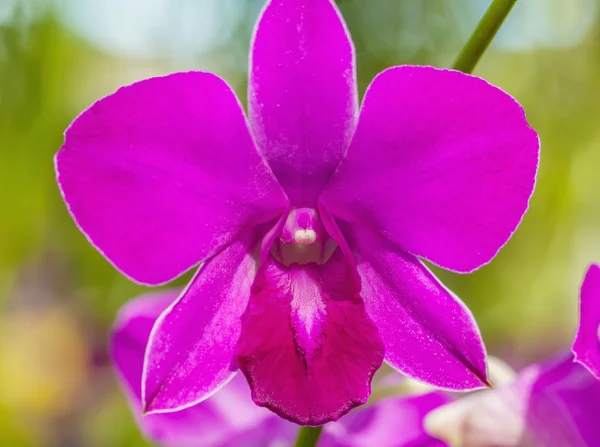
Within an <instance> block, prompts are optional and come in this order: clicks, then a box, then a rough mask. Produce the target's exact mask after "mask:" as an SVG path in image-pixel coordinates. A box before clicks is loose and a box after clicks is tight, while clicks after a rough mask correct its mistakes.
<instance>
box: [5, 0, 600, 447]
mask: <svg viewBox="0 0 600 447" xmlns="http://www.w3.org/2000/svg"><path fill="white" fill-rule="evenodd" d="M3 2H4V3H3ZM83 3H86V4H90V5H92V4H95V6H96V7H97V6H98V5H99V4H101V3H102V2H100V1H99V0H98V2H94V1H88V2H83ZM108 3H111V2H108ZM112 3H114V2H112ZM214 3H215V2H214V1H212V0H210V1H209V0H207V1H205V2H198V3H197V4H196V7H195V8H193V9H192V12H194V13H195V14H198V22H199V25H198V26H199V27H200V26H202V22H201V17H202V16H203V11H204V10H203V8H205V9H206V10H208V9H207V8H209V7H210V8H214ZM216 3H218V2H216ZM261 3H262V2H261V1H259V0H255V1H254V0H239V1H237V2H234V4H235V8H238V9H241V10H240V11H237V12H236V13H235V14H229V12H231V10H230V9H229V10H223V11H221V15H220V16H219V15H217V16H216V17H217V18H218V20H222V21H223V23H224V24H227V27H225V28H226V29H227V30H228V31H227V33H228V34H227V35H226V36H216V35H215V36H213V37H214V39H212V40H211V36H208V37H207V36H204V37H203V38H204V39H205V42H204V43H203V46H202V47H201V50H198V51H197V52H190V53H187V52H183V56H182V54H181V53H180V54H179V55H178V56H177V57H172V55H170V54H169V52H168V51H166V52H165V51H164V48H167V49H168V48H169V45H168V42H166V41H164V42H161V44H162V46H161V45H159V46H158V47H157V48H156V54H154V53H153V51H154V50H155V48H154V44H155V42H150V43H148V47H147V48H146V51H145V52H144V54H143V55H142V56H139V55H136V54H132V53H127V52H122V51H120V50H118V49H117V48H115V51H111V47H110V43H109V44H106V45H100V46H99V45H98V43H97V42H95V41H93V39H92V41H90V40H89V36H86V35H83V34H82V33H81V32H79V31H77V30H76V29H74V28H73V26H71V25H70V23H71V22H68V21H66V20H65V19H64V11H69V8H71V6H70V3H69V2H68V1H66V0H64V1H55V2H50V1H47V2H44V1H42V0H37V1H33V0H30V1H26V0H14V1H11V0H0V197H1V199H2V200H1V201H0V304H1V306H2V307H1V308H0V336H1V338H0V445H2V446H15V447H19V446H32V447H33V446H57V447H58V446H60V447H63V446H86V447H87V446H91V447H94V446H98V447H112V446H115V447H119V446H123V447H125V446H142V445H146V444H145V443H144V441H143V440H142V439H141V438H140V436H139V434H138V432H137V429H136V427H135V424H134V421H133V418H132V416H131V415H130V414H129V411H128V409H127V407H126V403H125V400H124V398H123V397H122V396H121V394H120V393H119V391H118V390H117V388H116V384H115V381H114V379H113V376H112V372H111V370H110V366H109V365H108V362H107V355H106V335H107V332H108V330H109V328H110V325H111V323H112V320H113V319H114V316H115V314H116V312H117V309H118V308H119V307H120V305H121V304H122V303H123V302H124V301H125V300H127V299H128V298H130V297H132V296H134V295H135V294H136V293H138V292H140V291H141V290H142V288H141V287H140V286H136V285H134V284H132V283H131V282H129V281H127V280H126V279H125V278H123V277H122V276H120V275H119V274H118V273H117V272H116V271H115V270H114V269H113V268H112V267H111V266H110V265H109V264H108V263H107V262H106V261H105V260H104V259H103V258H102V257H101V256H100V255H99V254H98V253H97V252H96V251H95V250H94V249H93V248H92V247H91V246H90V245H89V244H88V243H87V241H86V240H85V238H84V237H83V236H82V235H81V234H80V233H79V232H78V231H77V229H76V227H75V225H74V224H73V222H72V220H71V219H70V218H69V216H68V215H67V212H66V209H65V207H64V204H63V203H62V200H61V198H60V196H59V193H58V189H57V187H56V184H55V180H54V169H53V156H54V153H55V152H56V151H57V149H58V148H59V147H60V145H61V142H62V133H63V131H64V129H65V128H66V127H67V126H68V124H69V122H70V121H71V120H72V119H73V118H74V117H75V116H76V115H77V114H78V113H79V112H80V111H81V110H82V109H84V108H85V107H86V106H87V105H89V104H90V103H91V102H92V101H93V100H94V99H96V98H99V97H101V96H103V95H106V94H108V93H110V92H112V91H114V90H115V89H116V88H118V87H119V86H121V85H123V84H127V83H130V82H132V81H134V80H137V79H142V78H145V77H150V76H154V75H159V74H164V73H167V72H171V71H176V70H186V69H203V70H211V71H216V72H217V73H218V74H220V75H222V76H223V77H224V78H226V79H227V80H228V81H229V82H230V83H231V84H232V85H233V86H234V87H235V89H236V90H237V92H238V94H239V95H240V97H242V98H244V97H245V76H246V72H245V70H246V69H247V67H246V64H247V48H248V45H249V39H250V34H251V29H252V26H253V23H254V21H255V19H256V16H257V14H258V11H259V9H260V7H261ZM338 3H339V5H340V8H341V10H342V12H343V13H344V16H345V18H346V20H347V23H348V26H349V28H350V31H351V33H352V35H353V37H354V40H355V44H356V50H357V51H356V54H357V62H358V73H359V86H360V90H361V93H362V92H363V91H364V89H365V88H366V86H367V85H368V83H369V82H370V80H371V79H372V78H373V76H374V75H375V74H376V73H377V72H379V71H381V70H382V69H385V68H387V67H389V66H392V65H399V64H421V65H435V66H440V67H443V66H449V65H450V64H451V62H452V61H453V59H454V57H455V56H456V54H457V53H458V51H459V49H460V47H461V44H462V43H463V42H464V41H465V40H466V37H467V35H468V33H469V32H470V30H471V29H472V28H473V26H474V24H475V23H476V21H477V19H478V17H479V16H480V15H481V12H482V10H483V9H482V7H483V8H484V7H485V6H486V3H487V2H485V1H483V0H482V1H478V0H439V1H436V0H420V1H417V0H371V1H369V2H365V1H361V0H342V1H339V2H338ZM529 3H530V4H536V5H537V8H541V11H542V12H543V11H545V12H549V11H550V12H552V11H554V10H553V8H554V9H557V8H558V9H560V8H563V9H564V8H566V10H565V11H562V10H560V11H558V12H557V11H554V12H553V13H552V14H549V13H548V14H540V10H536V9H535V7H534V9H533V12H534V13H535V14H533V13H532V12H531V11H532V9H531V6H529V8H530V9H529V10H526V9H525V8H523V9H515V11H514V15H515V18H514V19H512V18H511V20H514V23H513V25H510V23H507V29H510V35H508V37H510V39H511V40H512V41H514V40H515V39H516V40H517V41H518V42H519V43H521V44H522V48H519V49H518V50H517V51H515V50H510V49H506V48H504V49H503V47H502V45H501V42H502V36H500V37H499V40H498V45H496V46H493V47H492V48H490V49H489V50H488V52H487V53H486V54H485V55H484V58H483V60H482V61H481V62H480V65H479V66H478V67H477V69H476V71H475V73H476V74H477V75H479V76H482V77H484V78H486V79H487V80H489V81H490V82H492V83H494V84H496V85H498V86H500V87H502V88H503V89H505V90H506V91H508V92H509V93H510V94H512V95H513V96H514V97H516V98H517V99H518V100H519V101H520V102H521V103H522V104H523V105H524V107H525V109H526V111H527V115H528V118H529V120H530V123H531V125H532V126H533V127H534V128H536V130H537V131H538V132H539V134H540V137H541V140H542V162H541V169H540V173H539V176H538V183H537V190H536V193H535V195H534V198H533V200H532V202H531V206H530V211H529V213H528V214H527V215H526V217H525V219H524V221H523V224H522V225H521V227H520V228H519V230H518V231H517V233H516V234H515V236H514V237H513V239H512V240H511V241H510V242H509V243H508V245H507V246H506V247H505V248H504V249H503V250H502V251H501V253H500V254H499V256H498V257H497V258H496V259H495V260H494V261H493V262H492V263H491V264H490V265H488V266H486V267H484V268H482V269H480V270H479V271H477V272H475V273H473V274H471V275H456V274H452V273H448V272H443V271H439V270H438V269H434V270H435V271H436V274H438V275H439V277H440V278H441V279H442V280H443V281H444V282H445V283H446V284H447V285H448V286H449V287H450V288H451V289H452V290H453V291H455V292H456V293H457V294H458V295H459V296H461V297H462V298H463V299H464V301H465V302H466V303H467V304H468V305H469V306H470V308H471V309H472V310H473V312H474V314H475V316H476V318H477V320H478V321H479V323H480V325H481V328H482V332H483V335H484V338H485V340H486V342H487V344H488V348H489V350H490V352H492V353H495V354H498V355H500V356H503V357H504V358H506V359H507V360H509V361H511V362H513V363H514V364H516V365H521V364H523V363H525V362H527V361H530V360H532V359H537V358H540V357H542V356H544V355H546V354H547V353H549V352H552V351H554V350H556V349H561V348H564V347H565V346H567V345H568V343H569V341H570V339H571V338H572V336H573V331H574V325H575V320H576V315H577V295H578V284H579V282H580V279H581V277H582V275H583V272H584V270H585V267H586V265H587V264H588V263H589V262H592V261H594V260H598V259H599V258H600V255H599V253H600V206H599V205H600V194H597V191H598V189H599V188H600V176H599V175H598V174H599V171H600V170H599V167H600V126H599V124H598V123H599V122H600V107H599V106H598V104H600V51H599V49H600V47H599V44H600V33H599V29H598V25H597V20H596V16H597V11H598V7H597V6H598V5H597V4H596V3H597V2H596V0H591V1H585V0H578V1H573V2H561V1H554V0H552V1H546V0H542V1H533V0H529ZM228 4H231V2H230V3H228ZM7 5H8V6H7ZM565 5H566V6H565ZM534 6H535V5H534ZM142 9H143V8H140V14H139V15H137V16H131V17H129V16H123V17H119V20H118V21H117V20H116V16H113V18H114V20H115V21H116V22H118V23H119V24H120V25H119V26H116V25H114V24H111V23H110V22H107V23H104V22H101V23H99V24H96V25H97V26H100V27H103V26H104V27H105V28H107V29H113V30H115V33H119V32H122V31H124V30H126V29H127V27H128V24H129V23H131V24H132V25H133V24H134V23H135V22H136V21H140V20H145V19H144V14H143V11H142ZM79 10H82V7H81V5H79V8H78V11H79ZM551 10H552V11H551ZM211 11H212V10H211ZM528 11H529V12H528ZM190 13H191V12H190V11H185V10H184V9H182V10H181V11H179V14H190ZM115 14H119V10H118V9H117V10H116V12H115ZM525 14H532V15H531V17H530V18H529V19H527V17H524V15H525ZM3 15H4V16H3ZM590 15H592V16H593V20H590V26H589V30H587V31H585V32H581V30H580V29H578V28H579V27H580V26H581V25H580V24H581V21H579V20H577V19H576V18H577V17H587V18H589V16H590ZM107 16H108V17H111V16H110V14H109V15H107ZM173 17H177V12H176V11H175V12H174V13H173V14H172V15H164V18H163V22H164V23H161V24H160V25H161V26H163V27H165V26H166V27H167V28H166V29H167V32H163V33H162V34H161V36H166V38H168V36H169V32H168V30H169V29H170V28H168V26H169V24H170V22H169V20H173V23H172V24H171V25H172V28H176V27H177V23H176V20H175V19H174V18H173ZM231 17H234V18H235V20H233V19H231ZM540 17H541V18H540ZM573 17H575V19H573ZM567 18H570V22H569V23H571V26H572V27H573V30H572V31H573V33H574V32H575V31H577V32H579V33H580V34H581V39H579V41H576V42H572V40H573V39H570V41H569V42H566V41H565V42H563V41H561V40H560V39H559V37H560V36H557V35H554V34H552V33H554V32H558V31H560V32H561V33H562V34H564V35H566V36H572V33H570V32H569V30H568V27H567V25H568V24H565V23H563V21H564V20H566V19H567ZM526 19H527V20H526ZM81 20H83V19H81ZM98 20H100V19H98ZM102 20H105V19H102ZM213 20H217V19H213ZM90 23H91V22H90ZM519 23H520V24H521V26H523V25H522V24H523V23H526V24H527V27H528V28H527V30H526V31H527V32H525V30H524V29H521V30H520V28H519V26H517V25H518V24H519ZM515 24H516V25H515ZM84 25H85V26H88V25H89V26H91V24H87V22H85V23H84ZM109 25H110V26H109ZM85 26H80V27H79V29H82V28H85ZM536 27H537V28H536ZM565 27H567V28H565ZM530 28H533V29H537V30H538V31H539V32H538V34H535V33H534V34H535V36H536V37H535V38H532V37H531V36H532V35H533V34H532V32H531V29H530ZM576 28H577V29H576ZM215 29H216V30H218V29H219V27H216V28H215ZM565 29H567V31H565ZM557 30H558V31H557ZM521 32H522V37H519V33H521ZM215 33H218V31H215ZM544 33H546V34H550V36H549V37H548V36H546V35H545V34H544ZM192 36H193V35H192ZM506 36H507V35H506V34H505V37H506ZM540 36H542V37H540ZM544 36H546V37H548V38H544ZM217 37H219V38H218V39H217ZM125 38H126V37H125ZM527 39H529V41H530V42H529V41H528V40H527ZM192 41H193V39H192ZM547 42H554V43H553V44H552V45H548V44H547ZM99 48H103V49H102V50H101V49H99ZM161 49H162V50H161ZM149 55H150V56H149ZM406 218H407V219H409V218H410V216H407V217H406ZM188 278H189V274H188V275H187V276H185V277H184V278H181V279H179V280H178V283H179V284H183V283H185V281H186V279H188Z"/></svg>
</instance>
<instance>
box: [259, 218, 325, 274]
mask: <svg viewBox="0 0 600 447" xmlns="http://www.w3.org/2000/svg"><path fill="white" fill-rule="evenodd" d="M336 247H337V244H336V243H335V241H334V240H333V239H332V238H331V237H330V236H329V234H327V231H326V230H325V226H324V225H323V222H322V221H321V218H320V217H319V212H318V211H317V210H316V209H314V208H294V209H292V210H291V211H290V214H289V215H288V217H287V220H286V222H285V225H284V226H283V229H282V230H281V235H280V236H279V238H278V239H277V240H276V241H275V243H274V244H273V248H272V249H271V254H272V255H273V257H274V258H275V259H276V260H277V261H279V262H280V263H281V264H283V265H286V266H289V265H291V264H309V263H312V262H314V263H317V264H323V263H325V262H327V260H328V259H329V258H330V257H331V255H332V254H333V252H334V251H335V248H336Z"/></svg>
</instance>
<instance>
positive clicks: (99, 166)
mask: <svg viewBox="0 0 600 447" xmlns="http://www.w3.org/2000/svg"><path fill="white" fill-rule="evenodd" d="M56 172H57V175H58V182H59V186H60V189H61V191H62V194H63V197H64V199H65V202H66V203H67V207H68V208H69V211H70V212H71V214H72V216H73V218H74V219H75V221H76V222H77V224H78V225H79V226H80V228H81V230H82V231H83V232H84V233H85V234H86V236H87V237H88V238H89V239H90V241H91V242H92V243H93V244H94V245H95V246H96V247H97V248H98V249H99V250H100V251H101V252H102V253H103V254H104V255H105V256H106V257H107V258H108V259H109V260H110V261H111V262H112V263H113V264H114V265H115V266H116V267H117V268H118V269H119V270H121V271H122V272H123V273H124V274H126V275H128V276H129V277H131V278H132V279H134V280H135V281H138V282H142V283H148V284H158V283H163V282H166V281H168V280H170V279H172V278H174V277H175V276H177V275H179V274H181V273H183V272H185V271H186V270H188V269H189V268H190V267H192V266H194V265H196V264H198V263H199V262H200V261H202V260H203V259H206V258H208V257H210V256H212V255H213V254H214V253H216V252H217V251H218V250H219V249H221V248H222V247H223V246H225V245H226V244H227V243H228V242H229V241H230V240H231V239H232V238H233V237H234V236H235V234H236V233H237V231H238V230H239V229H240V228H241V227H243V226H244V225H249V224H252V225H253V224H255V223H257V222H261V221H266V220H270V219H272V218H275V217H276V216H277V214H278V213H279V212H281V211H282V210H283V209H284V208H285V206H286V199H285V197H284V195H283V192H282V190H281V188H280V187H279V186H278V185H277V183H276V181H275V178H274V177H273V175H272V173H271V172H270V171H269V168H268V167H267V166H266V165H265V163H264V160H263V159H262V158H261V157H260V155H259V154H258V153H257V151H256V148H255V146H254V143H253V141H252V137H251V136H250V133H249V130H248V126H247V123H246V120H245V118H244V114H243V111H242V108H241V106H240V104H239V102H238V100H237V98H236V97H235V95H234V94H233V92H232V90H231V88H230V87H229V86H228V85H227V84H226V83H225V82H224V81H223V80H221V79H219V78H218V77H216V76H214V75H212V74H210V73H201V72H189V73H176V74H172V75H169V76H165V77H161V78H152V79H147V80H145V81H140V82H137V83H135V84H133V85H130V86H128V87H123V88H121V89H119V90H118V91H117V92H116V93H114V94H112V95H110V96H108V97H106V98H104V99H101V100H100V101H98V102H96V103H95V104H94V105H92V106H91V107H90V108H89V109H88V110H86V111H85V112H83V113H82V114H81V115H80V116H79V117H78V118H77V119H76V120H75V121H74V122H73V124H71V127H69V129H68V130H67V132H66V134H65V144H64V145H63V147H62V149H61V150H60V151H59V152H58V154H57V156H56Z"/></svg>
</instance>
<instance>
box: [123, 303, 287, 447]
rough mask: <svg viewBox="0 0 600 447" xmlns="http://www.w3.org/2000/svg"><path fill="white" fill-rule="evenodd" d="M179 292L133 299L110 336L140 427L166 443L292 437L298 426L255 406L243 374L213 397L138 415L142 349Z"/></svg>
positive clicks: (183, 445) (184, 445) (192, 445)
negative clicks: (184, 406)
mask: <svg viewBox="0 0 600 447" xmlns="http://www.w3.org/2000/svg"><path fill="white" fill-rule="evenodd" d="M176 297H177V293H176V292H174V291H161V292H157V293H154V294H149V295H146V296H143V297H140V298H137V299H135V300H133V301H131V302H130V303H128V304H127V305H126V306H125V307H124V308H123V309H122V310H121V312H120V313H119V317H118V320H117V323H116V325H115V328H114V331H113V334H112V337H111V354H112V358H113V361H114V363H115V367H116V369H117V372H118V373H119V374H118V377H119V379H120V380H121V383H122V385H123V388H124V390H125V392H126V394H127V396H128V400H129V402H130V405H131V407H132V410H133V413H134V414H135V416H136V419H137V421H138V423H139V425H140V428H141V430H142V431H143V433H144V434H145V436H147V437H148V438H149V439H151V440H152V441H154V442H157V443H159V444H160V445H163V446H166V447H198V446H202V445H206V446H208V445H211V446H235V445H239V441H238V440H243V441H244V442H246V443H248V445H249V444H250V443H254V444H252V445H257V446H258V445H266V444H267V443H268V442H270V441H274V440H279V441H282V442H283V441H291V440H292V439H293V436H294V434H295V431H296V429H295V428H294V427H293V426H292V424H290V423H288V422H286V421H283V420H281V419H279V418H277V417H275V416H274V415H272V414H271V413H270V412H268V411H266V410H264V409H262V408H259V407H257V406H256V405H254V403H253V402H252V399H251V398H250V390H249V388H248V385H247V383H246V380H245V379H244V377H243V376H242V375H239V376H237V377H235V378H234V379H233V380H232V381H231V382H230V383H229V384H228V385H227V386H226V387H224V388H223V389H222V390H220V391H219V392H218V393H217V394H215V395H214V396H213V397H211V399H209V400H207V401H205V402H202V403H201V404H198V405H195V406H193V407H190V408H187V409H185V410H182V411H178V412H175V413H167V414H152V415H147V416H143V417H142V402H141V381H142V367H143V362H144V352H145V350H146V344H147V342H148V338H149V336H150V331H151V329H152V326H153V325H154V322H155V320H156V319H157V318H158V316H159V315H160V313H161V312H162V311H164V310H165V309H166V308H167V307H168V306H169V305H170V304H171V303H172V302H173V301H174V300H175V299H176Z"/></svg>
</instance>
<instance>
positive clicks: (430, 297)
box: [351, 232, 488, 391]
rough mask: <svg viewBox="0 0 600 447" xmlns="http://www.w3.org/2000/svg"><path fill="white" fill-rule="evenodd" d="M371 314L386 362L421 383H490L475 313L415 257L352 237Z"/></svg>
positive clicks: (452, 386) (369, 238)
mask: <svg viewBox="0 0 600 447" xmlns="http://www.w3.org/2000/svg"><path fill="white" fill-rule="evenodd" d="M351 241H352V242H351V243H352V246H353V247H355V250H356V260H357V268H358V273H359V274H360V276H361V278H362V291H361V295H362V296H363V299H364V302H365V309H366V310H367V313H368V314H369V316H370V317H371V319H372V320H373V322H374V323H375V325H376V326H377V329H379V333H380V334H381V337H382V339H383V342H384V344H385V351H386V361H387V362H388V363H389V364H390V365H391V366H392V367H394V368H396V369H397V370H399V371H400V372H402V373H404V374H406V375H408V376H409V377H412V378H414V379H417V380H419V381H422V382H425V383H428V384H430V385H434V386H436V387H439V388H444V389H449V390H456V391H461V390H470V389H476V388H482V387H485V386H487V385H488V382H487V372H486V352H485V347H484V345H483V340H482V339H481V334H480V332H479V329H478V327H477V323H476V322H475V319H474V318H473V315H472V314H471V313H470V312H469V310H468V309H467V307H466V306H465V305H464V304H463V303H462V302H461V301H460V300H459V299H458V298H457V297H456V296H454V295H453V294H452V293H451V292H450V291H449V290H447V289H446V288H444V286H443V285H442V284H441V283H440V282H439V281H438V280H437V278H435V277H434V276H433V274H432V273H431V272H430V271H429V270H428V269H427V268H426V267H425V266H424V265H423V264H422V263H421V262H420V261H419V260H418V259H417V258H415V257H414V256H412V255H410V254H407V253H404V252H402V251H400V250H397V249H396V248H395V247H394V246H393V245H391V244H389V242H387V241H386V240H384V239H382V238H381V237H378V236H374V235H370V234H369V233H366V232H365V233H360V235H354V236H353V237H352V238H351Z"/></svg>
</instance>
